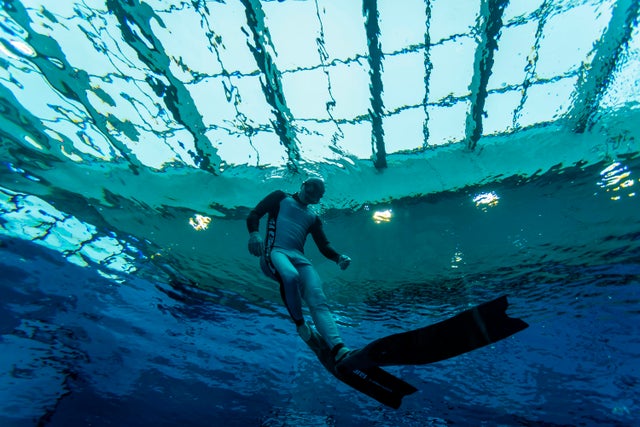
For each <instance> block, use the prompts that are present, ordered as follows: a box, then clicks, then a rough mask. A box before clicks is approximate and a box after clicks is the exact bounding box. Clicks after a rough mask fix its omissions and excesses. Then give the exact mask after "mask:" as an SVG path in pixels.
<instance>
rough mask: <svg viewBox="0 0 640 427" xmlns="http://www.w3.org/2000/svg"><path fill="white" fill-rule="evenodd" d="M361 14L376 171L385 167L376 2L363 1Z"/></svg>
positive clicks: (378, 27) (385, 156)
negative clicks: (366, 55)
mask: <svg viewBox="0 0 640 427" xmlns="http://www.w3.org/2000/svg"><path fill="white" fill-rule="evenodd" d="M362 14H363V15H364V18H365V31H366V33H367V46H368V48H369V56H368V57H367V60H368V62H369V78H370V82H369V92H370V93H371V109H370V110H369V117H370V118H371V147H372V150H373V164H374V165H375V167H376V168H377V169H383V168H386V167H387V150H386V148H385V145H384V128H383V123H382V119H383V116H384V104H383V102H382V90H383V88H382V60H383V58H384V54H383V53H382V47H381V46H380V25H379V23H378V2H377V0H363V1H362Z"/></svg>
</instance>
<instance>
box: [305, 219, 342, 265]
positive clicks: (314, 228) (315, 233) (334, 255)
mask: <svg viewBox="0 0 640 427" xmlns="http://www.w3.org/2000/svg"><path fill="white" fill-rule="evenodd" d="M309 232H310V233H311V237H313V241H314V242H316V246H318V249H319V250H320V253H321V254H322V255H324V256H325V257H327V258H329V259H330V260H332V261H335V262H338V258H340V254H339V253H338V252H336V250H335V249H333V247H332V246H331V244H330V243H329V239H327V235H326V234H324V229H323V228H322V221H320V218H318V217H316V221H315V222H314V223H313V224H312V225H311V228H310V229H309Z"/></svg>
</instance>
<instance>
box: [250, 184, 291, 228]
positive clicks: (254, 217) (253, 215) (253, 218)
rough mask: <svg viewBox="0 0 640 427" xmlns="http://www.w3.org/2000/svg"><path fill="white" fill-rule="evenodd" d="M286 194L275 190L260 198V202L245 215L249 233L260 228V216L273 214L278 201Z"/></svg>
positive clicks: (277, 206) (278, 205)
mask: <svg viewBox="0 0 640 427" xmlns="http://www.w3.org/2000/svg"><path fill="white" fill-rule="evenodd" d="M286 196H287V194H286V193H285V192H284V191H280V190H276V191H274V192H273V193H271V194H269V195H268V196H267V197H265V198H264V199H262V200H261V201H260V203H258V204H257V205H256V207H255V208H253V209H252V210H251V212H249V216H247V229H248V230H249V233H253V232H254V231H258V229H259V228H260V218H262V217H263V216H264V214H266V213H271V214H274V213H275V212H277V211H278V209H279V208H280V202H281V201H282V199H284V198H285V197H286Z"/></svg>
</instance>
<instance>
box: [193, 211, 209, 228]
mask: <svg viewBox="0 0 640 427" xmlns="http://www.w3.org/2000/svg"><path fill="white" fill-rule="evenodd" d="M210 222H211V218H209V217H208V216H203V215H199V214H196V215H195V216H194V217H192V218H189V224H190V225H191V226H192V227H193V229H194V230H196V231H203V230H206V229H207V228H209V223H210Z"/></svg>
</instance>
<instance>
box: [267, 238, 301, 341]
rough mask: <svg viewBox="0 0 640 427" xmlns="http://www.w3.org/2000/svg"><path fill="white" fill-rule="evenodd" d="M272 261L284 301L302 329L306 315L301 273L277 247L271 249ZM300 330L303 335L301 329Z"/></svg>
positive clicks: (297, 325)
mask: <svg viewBox="0 0 640 427" xmlns="http://www.w3.org/2000/svg"><path fill="white" fill-rule="evenodd" d="M271 262H272V263H273V266H274V267H275V269H276V271H277V272H278V279H279V282H280V295H281V297H282V301H283V302H284V305H285V307H286V308H287V310H288V311H289V315H290V316H291V319H293V321H294V323H295V324H296V327H297V328H298V329H300V328H301V327H302V326H303V325H305V323H304V316H303V315H302V299H301V298H300V285H299V284H300V274H299V273H298V270H296V268H295V267H294V266H293V264H292V263H291V260H290V259H289V257H288V256H287V255H286V254H285V253H283V252H281V251H278V250H277V249H274V250H272V251H271ZM305 326H306V325H305ZM298 332H299V333H300V334H301V335H302V333H301V332H300V331H298ZM303 332H304V331H303ZM303 339H304V336H303ZM307 340H308V338H307Z"/></svg>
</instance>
